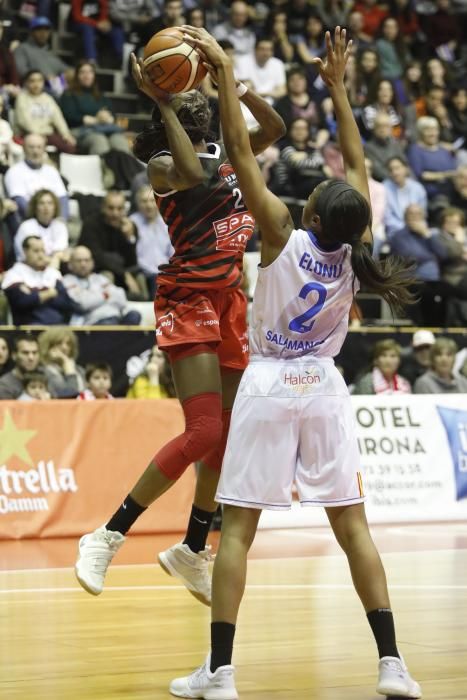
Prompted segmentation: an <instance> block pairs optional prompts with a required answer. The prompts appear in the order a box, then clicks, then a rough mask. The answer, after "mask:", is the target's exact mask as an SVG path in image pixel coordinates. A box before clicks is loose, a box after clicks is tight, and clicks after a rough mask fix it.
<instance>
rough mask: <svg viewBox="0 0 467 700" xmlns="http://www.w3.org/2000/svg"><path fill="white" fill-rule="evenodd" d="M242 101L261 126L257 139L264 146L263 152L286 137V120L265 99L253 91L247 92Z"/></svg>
mask: <svg viewBox="0 0 467 700" xmlns="http://www.w3.org/2000/svg"><path fill="white" fill-rule="evenodd" d="M240 99H241V101H242V102H243V104H244V105H245V106H246V107H248V109H249V110H250V112H251V113H252V115H253V116H254V118H255V119H256V121H257V122H258V124H259V129H258V130H257V132H256V134H255V138H256V139H257V140H258V141H261V142H262V144H264V147H263V149H262V150H264V148H267V147H268V146H270V145H271V144H272V143H274V142H275V141H277V140H278V139H280V138H281V137H282V136H284V134H285V133H286V131H287V129H286V127H285V124H284V120H283V119H282V117H280V116H279V114H277V112H276V111H275V109H273V108H272V107H271V105H270V104H269V103H268V102H266V100H265V99H263V98H262V97H260V96H259V95H257V94H256V93H255V92H253V91H252V90H247V92H246V93H245V94H244V95H242V97H241V98H240Z"/></svg>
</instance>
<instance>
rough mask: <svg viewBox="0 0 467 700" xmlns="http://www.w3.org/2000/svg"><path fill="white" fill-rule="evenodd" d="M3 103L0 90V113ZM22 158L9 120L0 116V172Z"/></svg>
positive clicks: (21, 149) (1, 112)
mask: <svg viewBox="0 0 467 700" xmlns="http://www.w3.org/2000/svg"><path fill="white" fill-rule="evenodd" d="M0 60H1V56H0ZM4 105H5V100H4V96H3V94H2V93H1V92H0V115H1V114H3V112H4ZM22 158H23V148H22V146H20V144H19V143H16V141H15V140H14V136H13V129H12V128H11V124H10V122H9V121H7V120H6V119H2V118H1V117H0V173H4V172H6V171H7V170H8V168H9V166H10V165H13V163H16V162H18V160H22Z"/></svg>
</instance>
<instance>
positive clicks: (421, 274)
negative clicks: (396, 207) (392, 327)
mask: <svg viewBox="0 0 467 700" xmlns="http://www.w3.org/2000/svg"><path fill="white" fill-rule="evenodd" d="M404 218H405V227H404V228H402V229H400V230H399V231H395V232H394V233H393V234H392V235H391V237H390V241H389V243H390V246H391V251H392V252H393V253H394V254H396V255H401V256H402V257H404V258H408V259H410V260H413V262H414V264H415V266H416V267H415V271H414V276H415V277H416V279H417V280H419V281H420V282H421V283H422V284H421V285H420V291H419V296H420V303H419V304H414V305H413V306H412V307H410V308H408V309H407V311H408V313H409V314H410V316H411V317H412V319H413V320H414V321H415V322H416V323H417V324H418V325H427V326H444V325H445V305H446V301H447V299H448V298H449V297H450V296H455V294H454V290H453V289H452V288H451V287H450V286H449V285H446V283H441V281H440V280H441V273H440V266H441V263H442V262H443V261H444V260H445V259H446V258H447V251H446V248H445V246H444V244H443V241H442V240H441V238H440V236H439V232H438V231H437V230H436V229H432V228H430V227H429V226H428V223H427V220H426V215H425V212H424V211H423V209H422V208H421V207H420V206H418V205H416V204H411V205H410V206H409V207H407V209H406V210H405V215H404Z"/></svg>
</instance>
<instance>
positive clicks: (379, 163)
mask: <svg viewBox="0 0 467 700" xmlns="http://www.w3.org/2000/svg"><path fill="white" fill-rule="evenodd" d="M391 132H392V126H391V119H390V117H389V116H388V115H387V114H377V115H376V117H375V121H374V127H373V133H372V135H371V137H370V138H369V139H368V141H367V143H366V144H365V146H364V149H365V155H366V157H367V158H369V159H370V160H371V162H372V164H373V177H374V178H375V180H379V181H381V180H385V179H387V178H388V177H389V170H388V166H387V164H388V162H389V161H390V160H391V158H399V159H401V160H405V154H404V149H403V148H402V145H401V143H400V141H397V140H396V139H395V138H394V137H393V136H392V133H391Z"/></svg>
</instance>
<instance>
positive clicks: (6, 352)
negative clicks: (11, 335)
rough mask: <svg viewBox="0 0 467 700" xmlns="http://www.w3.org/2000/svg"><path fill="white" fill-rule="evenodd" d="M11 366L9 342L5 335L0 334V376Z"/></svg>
mask: <svg viewBox="0 0 467 700" xmlns="http://www.w3.org/2000/svg"><path fill="white" fill-rule="evenodd" d="M12 366H13V360H12V359H11V357H10V344H9V342H8V337H7V336H6V335H0V377H2V376H3V375H4V374H6V373H7V372H9V371H10V370H11V368H12Z"/></svg>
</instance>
